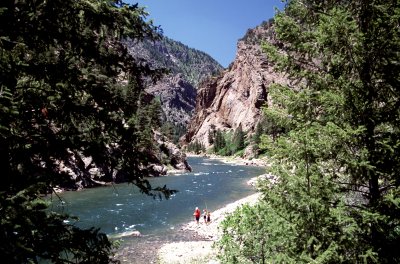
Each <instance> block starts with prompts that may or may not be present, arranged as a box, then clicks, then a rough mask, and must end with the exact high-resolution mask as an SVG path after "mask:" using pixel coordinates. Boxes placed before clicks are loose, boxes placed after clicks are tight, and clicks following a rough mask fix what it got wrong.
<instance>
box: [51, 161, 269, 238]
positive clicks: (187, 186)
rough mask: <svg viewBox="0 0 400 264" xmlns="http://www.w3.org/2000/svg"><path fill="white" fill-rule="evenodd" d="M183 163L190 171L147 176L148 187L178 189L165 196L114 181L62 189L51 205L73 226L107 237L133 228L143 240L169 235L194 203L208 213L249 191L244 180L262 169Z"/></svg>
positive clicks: (210, 162) (189, 211) (216, 163)
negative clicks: (93, 229)
mask: <svg viewBox="0 0 400 264" xmlns="http://www.w3.org/2000/svg"><path fill="white" fill-rule="evenodd" d="M188 161H189V163H190V165H191V166H192V168H193V171H192V172H190V173H183V174H179V175H172V176H168V177H159V178H152V179H150V182H151V184H152V185H153V186H164V185H167V187H168V188H170V189H175V190H178V191H179V192H178V193H176V194H174V195H173V196H172V197H171V198H170V199H169V200H165V199H164V200H161V201H160V200H157V199H153V198H151V197H149V196H145V195H143V194H141V193H140V191H139V190H138V189H137V188H136V187H135V186H133V185H130V184H119V185H116V186H114V187H100V188H94V189H87V190H83V191H79V192H66V193H63V194H61V197H62V199H63V202H60V201H58V200H57V201H54V203H53V206H52V209H53V210H57V211H64V212H67V213H70V214H72V215H75V216H78V217H79V221H77V222H76V225H77V226H79V227H82V228H89V227H92V226H95V227H99V228H100V229H101V231H102V232H105V233H107V234H109V235H111V236H121V235H122V236H123V235H124V234H132V232H133V231H139V232H140V233H141V234H142V235H143V236H144V238H145V237H146V236H149V237H151V236H153V235H156V234H157V235H160V234H164V235H165V236H171V237H173V236H174V233H176V232H177V231H176V229H179V226H180V225H182V224H183V223H185V222H188V221H190V220H192V213H193V210H194V208H195V207H196V206H198V207H200V208H208V209H209V210H211V211H213V210H216V209H218V208H220V207H222V206H224V205H225V204H227V203H230V202H232V201H234V200H238V199H240V198H242V197H244V196H247V195H250V194H252V193H253V192H254V190H253V189H252V188H251V187H250V186H248V185H247V184H246V182H247V180H249V179H250V178H252V177H254V176H256V175H260V174H262V173H263V172H264V169H263V168H259V167H250V166H235V165H232V164H224V163H222V162H219V161H217V160H210V159H205V158H201V157H190V158H189V159H188ZM70 221H71V222H72V221H75V220H70Z"/></svg>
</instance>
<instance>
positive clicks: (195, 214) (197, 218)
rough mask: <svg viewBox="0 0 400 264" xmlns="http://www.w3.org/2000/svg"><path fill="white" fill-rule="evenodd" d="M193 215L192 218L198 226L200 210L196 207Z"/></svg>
mask: <svg viewBox="0 0 400 264" xmlns="http://www.w3.org/2000/svg"><path fill="white" fill-rule="evenodd" d="M193 215H194V218H195V219H196V222H197V224H198V223H199V219H200V215H201V212H200V209H199V208H198V207H196V209H195V210H194V213H193Z"/></svg>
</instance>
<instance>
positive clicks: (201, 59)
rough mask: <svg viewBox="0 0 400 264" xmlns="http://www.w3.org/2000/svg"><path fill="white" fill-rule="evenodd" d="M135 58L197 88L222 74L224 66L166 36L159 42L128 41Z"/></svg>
mask: <svg viewBox="0 0 400 264" xmlns="http://www.w3.org/2000/svg"><path fill="white" fill-rule="evenodd" d="M127 45H128V47H129V50H130V52H132V54H133V55H134V56H135V57H138V58H142V59H144V60H145V61H148V62H149V63H150V65H151V67H152V68H165V69H168V70H169V71H170V74H171V75H176V74H179V73H180V74H182V76H183V79H185V80H186V81H187V82H189V83H190V84H191V85H192V86H193V87H195V88H197V86H198V84H199V83H200V82H201V81H202V80H204V79H205V78H207V77H210V76H213V75H215V74H217V73H218V72H220V71H221V70H222V69H223V68H222V66H221V65H220V64H219V63H218V62H217V61H216V60H214V59H213V58H212V57H211V56H210V55H208V54H206V53H205V52H202V51H199V50H196V49H193V48H190V47H188V46H186V45H184V44H182V43H181V42H179V41H175V40H173V39H170V38H168V37H166V36H163V37H162V38H161V39H159V40H150V39H146V40H145V41H142V42H136V41H132V40H130V41H127Z"/></svg>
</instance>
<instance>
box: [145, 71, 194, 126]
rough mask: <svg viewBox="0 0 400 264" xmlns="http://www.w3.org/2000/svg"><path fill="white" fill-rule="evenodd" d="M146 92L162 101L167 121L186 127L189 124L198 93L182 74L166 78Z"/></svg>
mask: <svg viewBox="0 0 400 264" xmlns="http://www.w3.org/2000/svg"><path fill="white" fill-rule="evenodd" d="M146 91H147V92H148V93H150V94H152V95H153V96H155V97H158V98H159V99H160V101H161V107H162V109H163V112H164V115H165V119H166V121H168V122H171V123H173V124H184V125H185V126H186V125H187V124H188V123H189V121H190V118H191V116H192V114H193V112H194V108H195V106H196V94H197V91H196V89H195V88H194V87H193V86H192V85H191V84H190V83H189V82H187V81H186V80H185V79H184V78H183V75H182V74H176V75H169V76H166V77H164V78H163V79H162V80H160V81H159V82H157V83H156V84H154V85H152V86H150V87H149V88H147V89H146Z"/></svg>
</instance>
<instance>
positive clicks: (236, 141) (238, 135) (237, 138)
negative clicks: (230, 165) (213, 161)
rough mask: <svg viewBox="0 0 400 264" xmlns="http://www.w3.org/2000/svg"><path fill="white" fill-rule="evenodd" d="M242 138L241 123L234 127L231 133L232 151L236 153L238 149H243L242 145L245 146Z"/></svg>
mask: <svg viewBox="0 0 400 264" xmlns="http://www.w3.org/2000/svg"><path fill="white" fill-rule="evenodd" d="M244 138H245V133H244V132H243V129H242V125H239V126H238V127H237V128H236V129H235V133H234V134H233V138H232V153H236V152H238V151H239V150H242V149H244V147H245V144H244Z"/></svg>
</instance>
